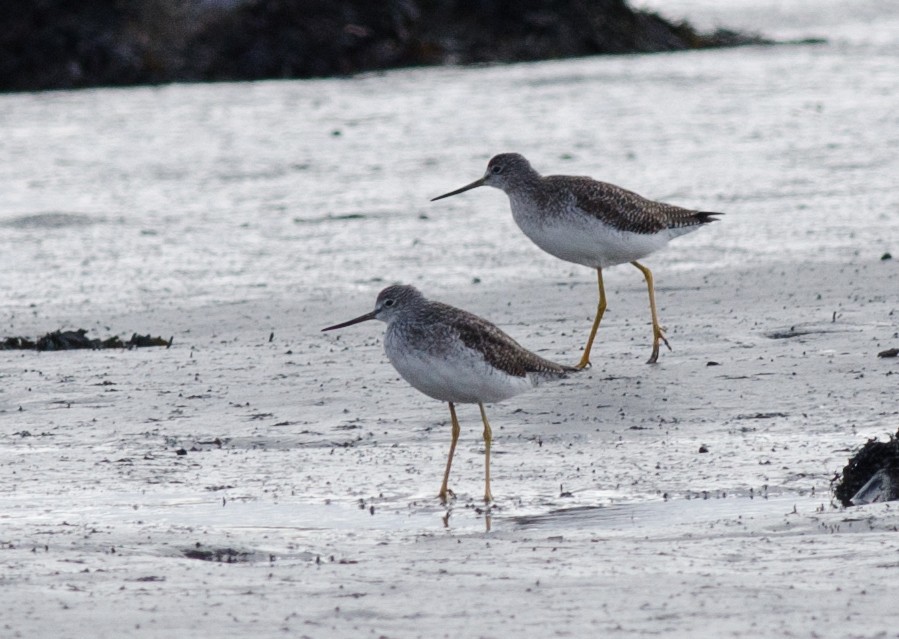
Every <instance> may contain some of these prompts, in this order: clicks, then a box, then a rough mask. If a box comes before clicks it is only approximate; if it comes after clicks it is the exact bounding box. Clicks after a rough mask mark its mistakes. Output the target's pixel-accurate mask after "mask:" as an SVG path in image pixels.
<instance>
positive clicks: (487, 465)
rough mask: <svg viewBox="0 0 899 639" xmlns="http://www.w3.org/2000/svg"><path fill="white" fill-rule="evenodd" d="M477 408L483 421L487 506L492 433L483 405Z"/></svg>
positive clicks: (488, 500)
mask: <svg viewBox="0 0 899 639" xmlns="http://www.w3.org/2000/svg"><path fill="white" fill-rule="evenodd" d="M478 408H480V409H481V419H482V420H483V421H484V477H485V484H484V485H485V488H484V503H485V504H489V503H490V502H491V501H493V495H492V494H491V493H490V444H491V443H492V442H493V431H492V430H490V422H488V421H487V413H485V412H484V405H483V404H481V403H478Z"/></svg>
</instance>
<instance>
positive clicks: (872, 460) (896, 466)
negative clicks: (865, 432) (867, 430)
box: [833, 431, 899, 506]
mask: <svg viewBox="0 0 899 639" xmlns="http://www.w3.org/2000/svg"><path fill="white" fill-rule="evenodd" d="M868 484H873V485H872V486H870V487H869V486H868ZM863 488H864V489H865V494H864V496H859V495H858V493H859V491H861V490H862V489H863ZM833 494H834V496H835V497H836V498H837V499H839V500H840V503H841V504H843V506H853V505H858V504H860V503H870V502H874V501H892V500H895V499H899V431H897V432H896V434H895V435H890V438H889V440H888V441H885V442H882V441H878V440H876V439H869V440H868V441H867V442H866V443H865V445H864V446H862V447H861V448H860V449H859V450H858V452H857V453H856V454H855V455H854V456H853V457H852V458H851V459H850V460H849V463H848V464H846V466H845V467H844V468H843V471H842V472H841V473H840V474H839V475H838V476H837V477H836V478H835V479H834V489H833ZM872 495H873V496H872Z"/></svg>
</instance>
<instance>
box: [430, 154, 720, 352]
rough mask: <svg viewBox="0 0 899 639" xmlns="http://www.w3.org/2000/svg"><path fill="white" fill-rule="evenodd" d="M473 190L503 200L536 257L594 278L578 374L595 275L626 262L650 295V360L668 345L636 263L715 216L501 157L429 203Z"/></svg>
mask: <svg viewBox="0 0 899 639" xmlns="http://www.w3.org/2000/svg"><path fill="white" fill-rule="evenodd" d="M479 186H492V187H495V188H498V189H501V190H502V191H503V192H505V194H506V195H507V196H508V197H509V204H510V205H511V207H512V217H513V218H514V220H515V223H516V224H517V225H518V227H519V228H520V229H521V230H522V231H523V232H524V234H525V235H527V236H528V237H529V238H530V239H531V241H533V242H534V244H536V245H537V246H539V247H540V248H541V249H543V250H544V251H546V252H547V253H549V254H550V255H554V256H555V257H558V258H559V259H562V260H565V261H567V262H574V263H575V264H582V265H584V266H589V267H591V268H595V269H596V270H597V277H598V279H599V293H600V302H599V305H598V307H597V315H596V320H595V321H594V325H593V330H592V332H591V334H590V338H589V339H588V340H587V346H586V348H585V349H584V355H583V357H582V358H581V361H580V363H579V364H578V367H580V368H583V367H585V366H587V365H589V363H590V362H589V354H590V348H591V346H592V344H593V338H594V337H595V335H596V330H597V328H598V327H599V321H600V319H601V318H602V314H603V312H604V311H605V308H606V303H605V289H604V285H603V282H602V269H604V268H607V267H610V266H615V265H616V264H624V263H625V262H630V263H631V264H633V265H634V266H636V267H637V268H639V269H640V270H641V271H642V272H643V275H644V277H645V278H646V283H647V286H648V288H649V297H650V310H651V312H652V326H653V352H652V355H651V357H650V359H649V361H650V362H655V361H656V360H657V359H658V352H659V343H660V342H664V343H665V344H666V345H667V344H668V342H667V340H666V339H665V337H664V334H663V331H662V328H661V326H660V325H659V322H658V317H657V314H656V310H655V297H654V291H653V283H652V273H651V271H650V270H649V269H648V268H646V267H645V266H643V265H642V264H640V263H639V262H637V260H639V259H642V258H643V257H645V256H647V255H650V254H651V253H653V252H655V251H657V250H659V249H660V248H662V247H663V246H665V245H666V244H667V243H668V242H669V241H670V240H671V239H673V238H675V237H678V236H680V235H684V234H686V233H690V232H691V231H694V230H696V229H698V228H699V227H701V226H703V225H705V224H708V223H709V222H713V221H715V220H716V219H717V218H716V217H714V216H715V215H720V214H719V213H710V212H706V211H693V210H690V209H685V208H682V207H679V206H674V205H673V204H666V203H664V202H656V201H653V200H650V199H647V198H645V197H643V196H641V195H638V194H636V193H634V192H633V191H628V190H627V189H623V188H621V187H620V186H615V185H614V184H609V183H607V182H600V181H598V180H594V179H592V178H589V177H583V176H569V175H549V176H543V175H540V174H539V173H538V172H537V171H535V170H534V168H533V167H532V166H531V164H530V162H528V161H527V159H525V157H524V156H522V155H520V154H518V153H501V154H499V155H496V156H494V157H493V158H491V160H490V162H489V163H488V164H487V170H486V172H485V173H484V175H483V177H481V178H480V179H478V180H475V181H474V182H472V183H471V184H468V185H466V186H463V187H462V188H460V189H456V190H455V191H451V192H449V193H445V194H444V195H441V196H439V197H436V198H434V200H439V199H442V198H445V197H449V196H451V195H456V194H458V193H462V192H464V191H468V190H469V189H473V188H476V187H479Z"/></svg>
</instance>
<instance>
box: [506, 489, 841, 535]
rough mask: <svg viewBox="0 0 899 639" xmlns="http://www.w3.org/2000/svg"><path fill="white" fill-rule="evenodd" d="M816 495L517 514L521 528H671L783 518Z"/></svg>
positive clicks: (808, 505)
mask: <svg viewBox="0 0 899 639" xmlns="http://www.w3.org/2000/svg"><path fill="white" fill-rule="evenodd" d="M826 501H827V500H826V499H825V500H822V499H821V497H815V496H814V495H805V496H803V495H779V496H774V497H768V498H764V497H755V498H749V497H727V498H720V499H676V500H669V501H653V502H639V503H629V504H628V503H622V504H612V505H608V506H579V507H574V508H563V509H559V510H553V511H550V512H548V513H546V514H538V515H525V516H520V517H514V518H512V520H513V521H514V523H515V527H516V528H518V529H520V530H541V529H569V530H571V529H573V530H633V529H635V528H646V529H653V528H667V527H670V526H674V525H679V524H696V523H704V522H709V523H711V522H718V521H732V522H739V521H741V520H748V519H753V518H756V517H772V518H773V517H779V516H783V515H789V514H791V513H794V512H803V513H808V512H810V511H813V510H815V509H816V508H819V507H820V506H821V504H822V503H823V502H826Z"/></svg>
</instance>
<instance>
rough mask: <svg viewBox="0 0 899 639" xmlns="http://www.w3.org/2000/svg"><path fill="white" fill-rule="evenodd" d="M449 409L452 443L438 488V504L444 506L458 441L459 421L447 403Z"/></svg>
mask: <svg viewBox="0 0 899 639" xmlns="http://www.w3.org/2000/svg"><path fill="white" fill-rule="evenodd" d="M449 409H450V417H451V418H452V420H453V441H452V443H451V444H450V449H449V456H448V457H447V458H446V471H445V472H444V473H443V485H442V486H440V492H439V493H438V495H437V496H438V497H439V498H440V502H441V503H443V504H445V503H446V497H447V495H448V494H449V489H448V488H447V483H448V482H449V474H450V468H451V467H452V465H453V455H454V454H455V452H456V442H457V441H458V440H459V431H460V430H461V429H460V428H459V420H458V418H457V417H456V407H455V406H453V403H452V402H449Z"/></svg>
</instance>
